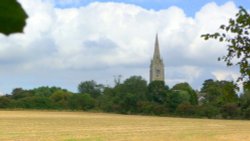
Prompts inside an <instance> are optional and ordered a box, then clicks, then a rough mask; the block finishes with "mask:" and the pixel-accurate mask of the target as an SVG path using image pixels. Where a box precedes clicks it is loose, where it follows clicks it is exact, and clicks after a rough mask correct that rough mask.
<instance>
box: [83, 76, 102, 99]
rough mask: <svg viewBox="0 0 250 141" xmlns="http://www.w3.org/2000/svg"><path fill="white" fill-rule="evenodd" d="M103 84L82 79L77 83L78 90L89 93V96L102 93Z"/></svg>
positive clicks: (95, 96)
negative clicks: (82, 80)
mask: <svg viewBox="0 0 250 141" xmlns="http://www.w3.org/2000/svg"><path fill="white" fill-rule="evenodd" d="M103 88H104V86H103V85H102V84H97V83H96V82H95V81H94V80H91V81H84V82H81V83H80V84H79V85H78V92H79V93H82V94H90V95H91V97H93V98H97V97H98V96H100V95H101V94H102V91H103Z"/></svg>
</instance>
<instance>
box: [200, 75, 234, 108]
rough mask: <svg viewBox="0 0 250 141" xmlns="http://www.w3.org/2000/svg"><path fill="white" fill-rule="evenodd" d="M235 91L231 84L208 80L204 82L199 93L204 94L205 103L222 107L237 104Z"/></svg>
mask: <svg viewBox="0 0 250 141" xmlns="http://www.w3.org/2000/svg"><path fill="white" fill-rule="evenodd" d="M236 90H237V86H236V84H234V83H233V82H229V81H214V80H212V79H208V80H205V81H204V83H203V87H202V88H201V93H204V97H205V102H206V103H209V104H212V105H216V106H222V105H224V104H226V103H237V102H238V96H237V93H236Z"/></svg>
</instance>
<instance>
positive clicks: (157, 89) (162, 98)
mask: <svg viewBox="0 0 250 141" xmlns="http://www.w3.org/2000/svg"><path fill="white" fill-rule="evenodd" d="M167 90H168V88H167V87H166V86H165V83H164V82H163V81H152V82H151V83H149V85H148V100H149V101H153V102H156V103H161V104H163V103H164V102H167V94H166V93H167Z"/></svg>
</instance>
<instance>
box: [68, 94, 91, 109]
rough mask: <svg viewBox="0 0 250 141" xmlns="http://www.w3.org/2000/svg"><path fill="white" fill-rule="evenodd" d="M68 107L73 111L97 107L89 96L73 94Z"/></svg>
mask: <svg viewBox="0 0 250 141" xmlns="http://www.w3.org/2000/svg"><path fill="white" fill-rule="evenodd" d="M68 106H69V108H70V109H71V110H90V109H93V108H94V107H95V100H94V99H93V98H92V97H91V96H90V95H89V94H73V95H72V96H71V97H70V99H69V102H68Z"/></svg>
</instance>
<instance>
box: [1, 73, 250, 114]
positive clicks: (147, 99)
mask: <svg viewBox="0 0 250 141" xmlns="http://www.w3.org/2000/svg"><path fill="white" fill-rule="evenodd" d="M86 82H87V83H84V87H86V86H91V87H90V89H88V90H87V91H88V92H89V93H77V94H74V93H72V92H69V91H67V90H65V89H62V88H58V87H39V88H35V89H32V90H25V89H22V88H16V89H14V90H13V91H12V94H11V95H6V96H1V97H0V108H25V109H57V110H69V109H70V110H84V111H87V110H98V111H104V112H114V113H122V114H146V115H169V116H182V117H206V118H228V119H229V118H230V119H231V118H237V119H238V118H246V119H249V118H250V93H249V89H244V93H243V94H242V95H241V97H240V98H238V97H237V95H236V87H235V85H234V83H233V82H229V81H214V80H211V79H209V80H206V81H205V82H204V83H203V87H202V89H201V92H200V93H202V94H203V95H202V96H204V97H203V100H204V102H203V103H199V105H198V104H197V101H198V100H197V95H196V92H195V91H194V90H193V89H192V87H191V86H190V85H189V84H188V83H179V84H176V85H175V86H173V88H171V89H169V88H168V86H165V85H164V82H162V81H154V82H151V83H150V84H149V85H147V82H146V80H144V79H143V78H142V77H140V76H132V77H130V78H128V79H126V80H125V81H124V82H119V83H117V84H116V85H115V86H114V87H103V85H101V86H102V88H101V89H99V87H92V86H97V85H100V84H96V83H95V82H94V83H93V81H86ZM89 82H91V83H90V84H91V85H85V84H89ZM81 84H83V83H81ZM92 84H94V85H92ZM88 88H89V87H88ZM96 90H98V92H100V94H98V96H97V97H96V96H94V95H93V93H92V92H96ZM84 91H85V92H87V91H86V89H85V90H84ZM82 92H83V91H82Z"/></svg>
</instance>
